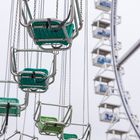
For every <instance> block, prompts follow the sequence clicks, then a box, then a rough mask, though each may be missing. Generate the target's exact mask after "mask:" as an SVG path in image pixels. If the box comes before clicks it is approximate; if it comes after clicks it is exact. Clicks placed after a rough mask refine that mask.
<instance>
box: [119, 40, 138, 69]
mask: <svg viewBox="0 0 140 140" xmlns="http://www.w3.org/2000/svg"><path fill="white" fill-rule="evenodd" d="M139 47H140V39H139V40H138V41H137V42H136V43H135V44H134V45H133V46H132V47H131V48H130V49H129V50H128V51H127V52H126V53H125V54H124V55H123V56H122V57H121V58H120V60H119V61H118V63H117V67H118V68H119V67H120V66H121V65H122V64H124V63H125V62H126V61H127V60H128V59H129V58H130V57H131V56H132V55H133V54H134V53H135V52H136V51H137V50H138V49H139Z"/></svg>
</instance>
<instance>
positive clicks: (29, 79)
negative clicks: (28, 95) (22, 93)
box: [18, 68, 48, 91]
mask: <svg viewBox="0 0 140 140" xmlns="http://www.w3.org/2000/svg"><path fill="white" fill-rule="evenodd" d="M47 77H48V70H46V69H36V68H25V69H24V70H23V71H21V72H19V75H18V81H19V87H20V88H21V89H23V90H26V89H27V90H31V91H32V90H33V91H34V90H39V89H41V90H47V87H48V85H47V83H46V79H47Z"/></svg>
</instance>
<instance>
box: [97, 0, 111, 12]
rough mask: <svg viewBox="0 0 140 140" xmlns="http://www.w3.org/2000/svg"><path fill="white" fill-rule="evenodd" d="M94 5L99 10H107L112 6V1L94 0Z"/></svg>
mask: <svg viewBox="0 0 140 140" xmlns="http://www.w3.org/2000/svg"><path fill="white" fill-rule="evenodd" d="M95 7H96V8H97V9H99V10H102V11H105V12H109V11H110V10H111V7H112V2H111V1H110V0H97V1H95Z"/></svg>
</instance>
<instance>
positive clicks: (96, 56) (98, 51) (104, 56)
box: [92, 48, 112, 68]
mask: <svg viewBox="0 0 140 140" xmlns="http://www.w3.org/2000/svg"><path fill="white" fill-rule="evenodd" d="M92 57H93V58H92V63H93V65H94V66H97V67H100V68H106V67H109V66H111V64H112V60H111V51H110V50H107V49H102V48H95V49H93V51H92Z"/></svg>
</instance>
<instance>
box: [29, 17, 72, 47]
mask: <svg viewBox="0 0 140 140" xmlns="http://www.w3.org/2000/svg"><path fill="white" fill-rule="evenodd" d="M61 23H62V22H61V21H59V20H55V19H54V20H52V19H50V20H46V19H42V20H31V21H30V23H29V24H30V26H29V27H28V28H29V32H30V35H31V37H32V38H33V39H34V42H35V44H37V45H39V46H41V45H53V44H59V45H68V44H70V43H71V41H72V38H73V32H74V24H73V23H65V24H64V25H61Z"/></svg>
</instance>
